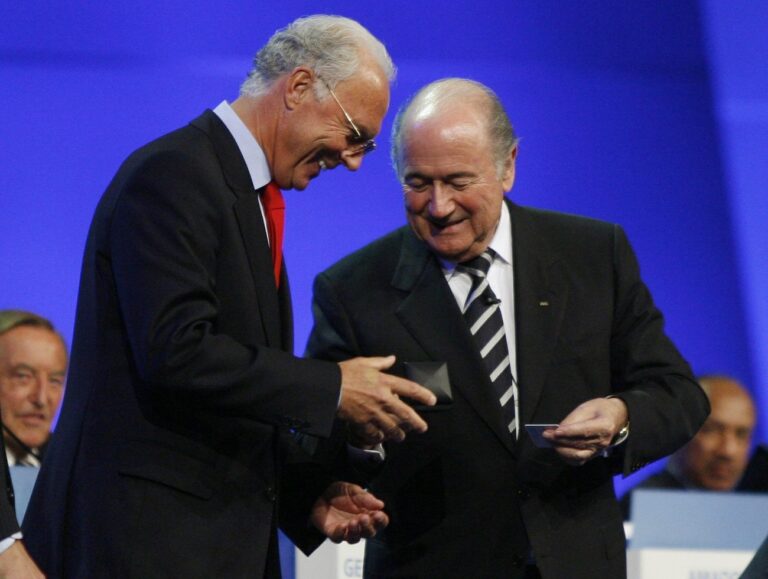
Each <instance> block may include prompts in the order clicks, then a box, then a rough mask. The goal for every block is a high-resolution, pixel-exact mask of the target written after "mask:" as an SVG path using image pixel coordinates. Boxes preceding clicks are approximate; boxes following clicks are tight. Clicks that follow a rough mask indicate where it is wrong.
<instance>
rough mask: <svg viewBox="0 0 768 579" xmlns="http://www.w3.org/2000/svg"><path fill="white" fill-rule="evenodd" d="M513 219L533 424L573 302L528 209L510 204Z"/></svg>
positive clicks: (524, 376) (527, 404) (526, 401)
mask: <svg viewBox="0 0 768 579" xmlns="http://www.w3.org/2000/svg"><path fill="white" fill-rule="evenodd" d="M507 205H508V207H509V209H510V215H511V217H512V238H513V251H514V271H515V274H514V277H515V336H516V342H517V377H518V385H519V388H520V414H521V415H522V424H527V423H528V422H531V419H532V417H533V415H534V412H535V410H536V407H537V406H538V403H539V400H540V398H541V393H542V390H543V388H544V383H545V381H546V377H547V372H548V371H549V368H550V364H551V356H552V352H553V350H554V347H555V344H556V343H557V339H558V335H559V332H560V324H561V322H562V319H563V314H564V312H565V309H566V305H567V301H568V286H567V283H566V278H565V276H564V273H563V270H562V265H563V264H562V263H561V262H560V258H559V257H558V256H557V254H556V253H555V252H554V251H552V250H551V249H550V248H549V247H548V246H547V243H546V236H545V235H543V234H542V232H540V231H537V230H536V225H535V223H534V220H533V219H532V214H531V212H530V210H529V209H526V208H523V207H519V206H517V205H515V204H514V203H511V202H509V201H507Z"/></svg>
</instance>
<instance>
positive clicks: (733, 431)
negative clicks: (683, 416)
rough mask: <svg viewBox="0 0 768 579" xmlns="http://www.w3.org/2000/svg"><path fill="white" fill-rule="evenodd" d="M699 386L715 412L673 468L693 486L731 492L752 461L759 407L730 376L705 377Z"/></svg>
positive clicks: (676, 460)
mask: <svg viewBox="0 0 768 579" xmlns="http://www.w3.org/2000/svg"><path fill="white" fill-rule="evenodd" d="M699 383H700V384H701V387H702V389H703V390H704V392H705V393H706V394H707V397H708V398H709V402H710V405H711V406H712V412H711V414H710V415H709V418H708V419H707V421H706V422H705V423H704V425H703V426H702V427H701V430H699V432H698V433H697V434H696V436H695V437H694V438H693V440H691V442H689V443H688V444H687V445H686V446H684V447H683V448H682V449H680V450H679V451H678V452H677V453H676V454H675V455H674V456H673V457H672V459H671V465H670V466H671V467H672V468H673V469H674V470H676V473H677V474H678V475H679V476H680V477H681V478H683V479H684V480H685V481H686V482H688V483H689V484H691V485H693V486H696V487H700V488H703V489H707V490H718V491H729V490H732V489H733V488H734V487H735V486H736V484H737V483H738V482H739V479H740V478H741V476H742V475H743V474H744V469H746V467H747V462H748V461H749V449H750V445H751V442H752V433H753V431H754V428H755V421H756V412H755V404H754V402H753V401H752V397H751V396H750V394H749V392H748V391H747V390H746V388H744V386H742V385H741V384H740V383H739V382H738V381H736V380H734V379H733V378H730V377H728V376H717V375H709V376H702V377H700V378H699Z"/></svg>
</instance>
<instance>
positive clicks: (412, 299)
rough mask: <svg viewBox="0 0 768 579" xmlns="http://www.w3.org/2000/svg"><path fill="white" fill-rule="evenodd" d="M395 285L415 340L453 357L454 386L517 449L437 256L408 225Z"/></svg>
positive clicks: (443, 357)
mask: <svg viewBox="0 0 768 579" xmlns="http://www.w3.org/2000/svg"><path fill="white" fill-rule="evenodd" d="M392 285H393V286H394V287H396V288H398V289H401V290H404V291H407V292H408V294H407V296H406V297H405V299H404V300H403V301H402V303H401V304H400V306H399V307H398V309H397V311H396V315H397V317H398V318H399V319H400V321H401V322H402V324H403V325H404V326H405V327H406V328H407V329H408V331H409V332H410V333H411V334H412V335H413V337H414V338H415V340H416V341H417V342H418V343H419V345H420V346H421V347H422V348H423V349H424V351H425V352H427V354H428V355H429V357H430V358H432V359H433V360H436V361H445V362H448V367H449V374H450V380H451V386H452V387H453V389H454V391H458V393H459V394H460V395H461V396H462V397H463V398H465V399H466V400H467V402H468V403H469V404H470V406H472V408H474V409H475V411H476V412H477V413H478V414H479V416H480V417H481V418H482V420H483V421H484V422H485V423H486V424H487V425H488V427H489V428H491V430H493V432H494V433H495V434H496V436H497V437H498V438H499V440H500V442H501V443H502V444H503V445H504V446H505V447H506V448H507V449H508V450H509V451H510V452H514V440H513V438H512V437H511V436H510V435H509V433H508V432H506V431H505V429H504V427H503V419H502V413H501V406H500V405H499V403H498V401H497V400H496V397H495V396H494V394H493V387H492V386H491V382H490V379H489V377H488V374H487V372H486V370H485V366H484V365H483V362H482V359H481V358H480V354H479V352H478V349H477V346H476V345H475V343H474V341H473V339H472V335H471V334H470V332H469V329H468V328H467V325H466V323H465V322H464V318H463V317H462V315H461V312H460V310H459V307H458V306H457V305H456V300H455V299H454V297H453V294H452V293H451V290H450V288H449V286H448V284H447V283H446V281H445V276H444V275H443V272H442V269H441V268H440V265H439V263H438V261H437V260H436V259H435V258H434V257H433V256H432V254H431V253H430V252H429V250H428V249H427V248H426V247H425V246H424V244H423V243H422V242H421V241H419V240H418V239H417V238H416V237H415V236H414V235H413V234H412V233H411V232H410V230H404V241H403V244H402V246H401V255H400V261H399V263H398V265H397V268H396V270H395V274H394V276H393V279H392Z"/></svg>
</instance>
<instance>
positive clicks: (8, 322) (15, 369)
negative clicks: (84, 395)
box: [0, 310, 67, 467]
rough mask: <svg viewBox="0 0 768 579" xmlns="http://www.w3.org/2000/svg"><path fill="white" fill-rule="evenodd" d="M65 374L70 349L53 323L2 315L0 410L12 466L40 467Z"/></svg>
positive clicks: (9, 312) (19, 314)
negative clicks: (68, 349)
mask: <svg viewBox="0 0 768 579" xmlns="http://www.w3.org/2000/svg"><path fill="white" fill-rule="evenodd" d="M66 370H67V348H66V346H65V344H64V339H63V338H62V337H61V335H59V333H58V332H56V330H55V329H54V327H53V324H51V322H50V321H48V320H46V319H45V318H43V317H40V316H38V315H37V314H33V313H30V312H24V311H18V310H1V311H0V410H1V412H2V421H3V437H4V439H5V449H6V450H5V452H6V457H7V459H8V464H9V465H11V466H14V465H25V466H36V467H39V466H40V461H41V460H42V457H43V453H44V451H45V447H46V445H47V443H48V439H49V438H50V435H51V422H52V421H53V417H54V416H55V415H56V411H57V410H58V408H59V404H60V402H61V397H62V394H63V391H64V375H65V373H66Z"/></svg>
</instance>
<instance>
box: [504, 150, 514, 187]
mask: <svg viewBox="0 0 768 579" xmlns="http://www.w3.org/2000/svg"><path fill="white" fill-rule="evenodd" d="M516 160H517V145H515V148H514V149H512V151H511V152H510V153H509V156H508V157H507V158H506V160H505V161H504V172H503V173H502V179H501V182H502V184H503V185H504V191H509V190H510V189H512V185H514V184H515V161H516Z"/></svg>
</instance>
